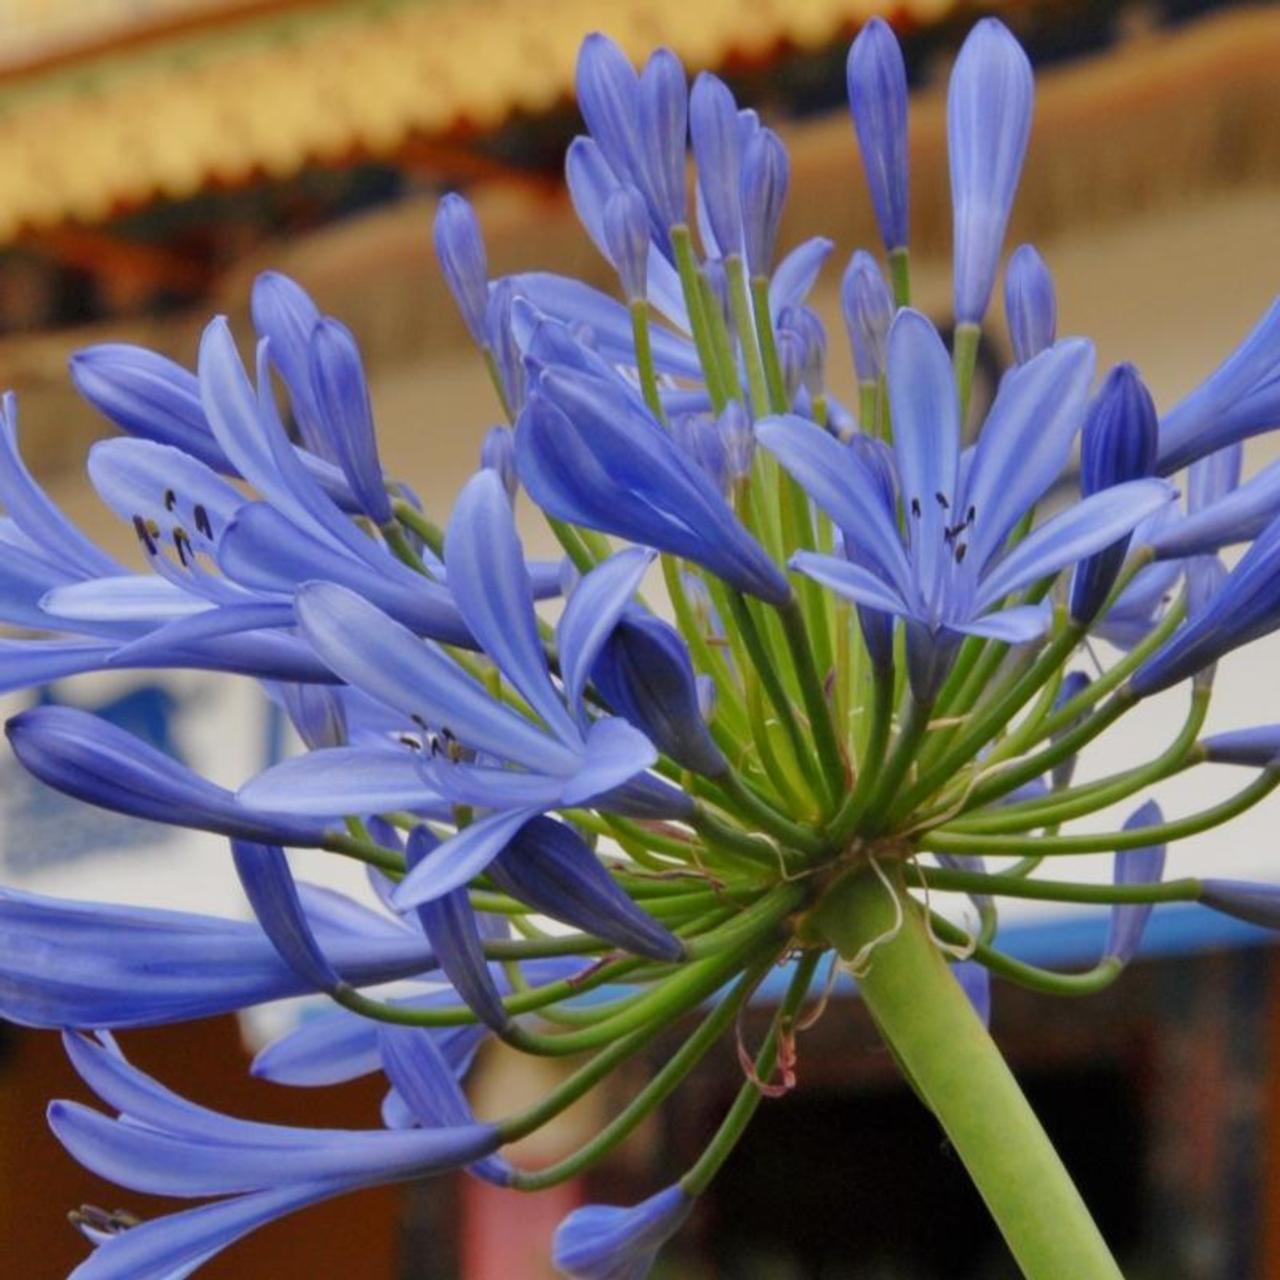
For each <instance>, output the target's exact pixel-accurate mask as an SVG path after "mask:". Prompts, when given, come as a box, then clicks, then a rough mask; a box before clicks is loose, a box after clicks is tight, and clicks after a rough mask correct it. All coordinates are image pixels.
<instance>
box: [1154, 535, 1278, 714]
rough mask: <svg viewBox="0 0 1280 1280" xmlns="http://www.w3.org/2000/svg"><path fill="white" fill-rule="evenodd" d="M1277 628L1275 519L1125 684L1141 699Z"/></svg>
mask: <svg viewBox="0 0 1280 1280" xmlns="http://www.w3.org/2000/svg"><path fill="white" fill-rule="evenodd" d="M1277 627H1280V517H1277V518H1276V519H1275V520H1273V521H1272V522H1271V523H1270V524H1269V525H1268V526H1267V527H1266V529H1264V530H1263V532H1262V533H1261V534H1260V535H1259V536H1258V538H1257V540H1256V541H1255V542H1254V543H1253V545H1252V546H1251V547H1250V548H1249V549H1248V551H1246V552H1245V553H1244V555H1243V556H1242V557H1241V559H1240V562H1239V563H1238V564H1237V565H1236V566H1235V568H1233V569H1232V570H1231V572H1230V574H1229V575H1228V576H1227V578H1226V580H1225V582H1223V583H1222V584H1221V587H1220V589H1219V590H1217V592H1216V593H1215V594H1214V595H1213V597H1212V598H1211V599H1210V600H1208V601H1207V602H1205V605H1204V607H1203V608H1202V609H1201V610H1200V611H1199V612H1198V614H1197V615H1196V616H1195V617H1192V618H1189V620H1188V621H1187V622H1185V623H1184V624H1183V625H1182V626H1181V627H1179V629H1178V630H1177V631H1176V632H1174V634H1173V637H1172V639H1171V640H1170V641H1169V642H1168V643H1167V644H1166V645H1164V647H1163V648H1161V649H1160V650H1159V651H1158V652H1157V653H1156V654H1155V656H1154V657H1151V658H1148V659H1147V661H1146V662H1145V663H1143V665H1142V666H1141V667H1139V668H1138V670H1137V672H1136V673H1135V674H1134V676H1133V678H1132V680H1131V681H1130V684H1131V685H1132V687H1133V690H1134V692H1135V693H1137V694H1139V695H1140V696H1142V697H1146V696H1147V695H1149V694H1152V693H1158V692H1159V691H1160V690H1161V689H1167V688H1168V687H1169V686H1170V685H1174V684H1177V683H1178V682H1179V681H1182V680H1185V679H1187V678H1188V677H1189V676H1194V675H1196V674H1197V673H1198V672H1200V671H1203V670H1204V669H1206V668H1208V667H1210V666H1212V664H1213V663H1215V662H1216V661H1217V660H1218V659H1219V658H1221V657H1222V656H1223V654H1225V653H1229V652H1230V651H1231V650H1232V649H1238V648H1239V647H1240V646H1241V645H1244V644H1248V643H1249V642H1250V641H1251V640H1257V639H1258V638H1259V637H1261V636H1265V635H1268V634H1270V633H1271V632H1272V631H1274V630H1275V629H1276V628H1277Z"/></svg>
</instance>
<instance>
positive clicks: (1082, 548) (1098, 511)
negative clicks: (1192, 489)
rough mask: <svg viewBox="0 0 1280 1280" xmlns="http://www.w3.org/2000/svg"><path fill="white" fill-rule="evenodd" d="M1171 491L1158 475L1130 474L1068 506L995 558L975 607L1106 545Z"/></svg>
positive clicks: (1154, 508)
mask: <svg viewBox="0 0 1280 1280" xmlns="http://www.w3.org/2000/svg"><path fill="white" fill-rule="evenodd" d="M1176 496H1177V491H1176V490H1174V489H1172V488H1171V487H1170V486H1169V485H1168V484H1167V483H1166V482H1165V481H1163V480H1131V481H1130V482H1129V483H1128V484H1120V485H1116V486H1115V487H1114V488H1111V489H1104V490H1103V491H1102V492H1101V493H1095V494H1094V495H1093V496H1092V497H1089V498H1085V499H1084V500H1083V501H1082V502H1078V503H1076V505H1075V506H1073V507H1068V508H1067V510H1066V511H1064V512H1062V513H1061V514H1060V515H1057V516H1054V518H1053V519H1052V520H1048V521H1046V522H1045V523H1044V524H1042V525H1041V526H1040V527H1039V528H1038V529H1035V530H1034V531H1033V532H1032V533H1030V534H1028V536H1027V537H1026V538H1024V539H1023V540H1022V541H1021V542H1020V543H1018V545H1017V546H1016V547H1014V548H1013V550H1011V551H1010V552H1009V553H1008V554H1007V555H1005V556H1004V557H1002V558H1001V559H1000V560H998V561H997V562H996V563H995V565H994V567H993V568H992V570H991V572H990V573H988V574H987V575H986V577H985V578H984V579H983V580H982V583H981V586H980V587H979V590H978V595H977V599H976V601H975V609H976V610H977V611H978V612H982V611H983V610H985V609H989V608H991V606H992V605H994V604H996V603H997V602H998V601H1000V600H1002V599H1003V598H1004V597H1005V596H1007V595H1008V594H1009V593H1010V592H1012V591H1017V590H1018V589H1019V588H1020V587H1025V586H1026V585H1027V584H1028V583H1030V582H1034V581H1035V580H1036V579H1037V578H1042V577H1046V576H1047V575H1049V574H1051V573H1056V572H1057V571H1058V570H1059V569H1061V568H1063V567H1064V566H1066V565H1069V564H1073V563H1075V562H1076V561H1077V560H1082V559H1084V557H1085V556H1088V555H1092V554H1093V553H1094V552H1095V551H1100V550H1101V549H1102V548H1103V547H1106V546H1110V545H1111V543H1113V542H1115V541H1116V539H1117V538H1121V537H1123V536H1124V535H1125V534H1126V533H1128V532H1129V531H1130V530H1132V529H1133V527H1134V525H1136V524H1137V523H1138V522H1139V521H1140V520H1142V519H1144V518H1145V517H1146V516H1148V515H1150V514H1151V513H1152V512H1153V511H1157V510H1159V508H1160V507H1162V506H1164V505H1165V504H1167V503H1169V502H1171V501H1172V500H1173V499H1174V498H1175V497H1176Z"/></svg>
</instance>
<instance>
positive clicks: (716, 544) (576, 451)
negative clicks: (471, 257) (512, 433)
mask: <svg viewBox="0 0 1280 1280" xmlns="http://www.w3.org/2000/svg"><path fill="white" fill-rule="evenodd" d="M516 461H517V465H518V467H519V471H520V479H521V482H522V483H523V484H524V487H525V488H526V489H527V490H528V491H529V495H530V496H531V497H532V498H533V500H534V501H535V502H536V503H538V505H539V506H540V507H542V508H543V509H544V510H546V511H547V512H549V513H550V514H551V515H554V516H556V517H558V518H559V519H562V520H569V521H571V522H573V523H574V524H581V525H585V526H587V527H588V528H591V529H599V530H601V531H602V532H605V533H613V534H618V535H619V536H621V537H624V538H629V539H630V540H631V541H633V542H638V543H641V544H646V545H648V546H652V547H657V548H659V549H660V550H662V551H669V552H672V553H673V554H675V555H681V556H686V557H688V558H689V559H690V560H694V561H697V562H698V563H699V564H702V565H704V566H706V567H707V568H708V569H710V570H711V571H712V572H713V573H716V574H719V576H720V577H722V578H724V579H725V581H726V582H729V583H731V584H732V585H733V586H735V587H737V588H739V590H742V591H746V592H749V593H750V594H752V595H757V596H759V597H761V598H762V599H764V600H768V601H770V602H773V603H782V602H785V601H786V600H788V599H790V596H791V588H790V586H789V585H788V584H787V580H786V576H785V575H784V574H783V573H782V571H781V569H779V568H778V566H777V565H775V564H774V563H773V561H772V560H770V559H769V557H768V555H767V554H766V553H765V551H764V549H763V548H762V547H761V546H760V545H759V543H757V542H756V540H755V539H754V538H753V537H752V536H751V535H750V534H749V533H748V532H747V531H746V529H744V528H743V527H742V525H741V524H740V523H739V522H738V518H737V516H736V515H734V513H733V509H732V508H731V507H730V506H729V505H728V504H727V503H726V502H725V500H724V498H723V497H722V496H721V494H720V492H719V490H718V489H717V488H716V486H715V485H714V484H713V483H712V481H711V480H710V479H709V478H708V477H707V476H706V475H705V474H704V473H703V472H702V471H701V469H700V468H698V467H697V466H696V465H695V464H694V463H693V462H692V461H691V460H690V459H689V458H688V457H686V455H685V454H684V453H683V452H682V451H681V450H680V448H679V447H678V446H677V445H676V443H675V441H674V440H673V439H672V438H671V437H670V436H669V435H668V434H667V433H666V432H665V431H664V430H663V429H662V427H661V426H659V424H658V423H657V422H656V421H655V420H654V419H653V417H652V416H650V415H649V414H648V412H647V411H646V410H645V408H644V406H643V404H641V403H639V402H638V401H637V400H635V399H634V398H632V397H631V396H630V395H629V394H627V393H626V392H625V391H624V390H623V388H622V387H621V386H619V385H617V384H616V383H613V382H605V381H604V380H603V379H598V378H593V377H589V376H584V375H582V374H581V373H579V372H578V371H574V370H569V369H564V368H558V367H551V368H545V369H542V370H540V371H539V374H538V377H537V379H536V382H535V384H534V386H533V388H532V390H531V393H530V397H529V403H528V404H527V405H526V406H525V410H524V413H523V414H521V416H520V421H519V423H518V424H517V427H516Z"/></svg>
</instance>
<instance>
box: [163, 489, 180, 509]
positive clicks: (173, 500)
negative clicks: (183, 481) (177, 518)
mask: <svg viewBox="0 0 1280 1280" xmlns="http://www.w3.org/2000/svg"><path fill="white" fill-rule="evenodd" d="M177 505H178V495H177V494H176V493H174V491H173V490H172V489H166V490H165V491H164V509H165V510H166V511H172V510H173V509H174V507H176V506H177Z"/></svg>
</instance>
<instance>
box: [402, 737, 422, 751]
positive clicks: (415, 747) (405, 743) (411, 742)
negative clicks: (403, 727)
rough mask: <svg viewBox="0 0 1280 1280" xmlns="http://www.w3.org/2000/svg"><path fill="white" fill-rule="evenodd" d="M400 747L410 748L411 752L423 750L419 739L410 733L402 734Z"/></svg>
mask: <svg viewBox="0 0 1280 1280" xmlns="http://www.w3.org/2000/svg"><path fill="white" fill-rule="evenodd" d="M400 745H401V746H402V747H408V748H409V750H410V751H421V750H422V743H420V742H419V741H418V740H417V738H415V737H413V735H412V734H408V733H402V734H401V735H400Z"/></svg>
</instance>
